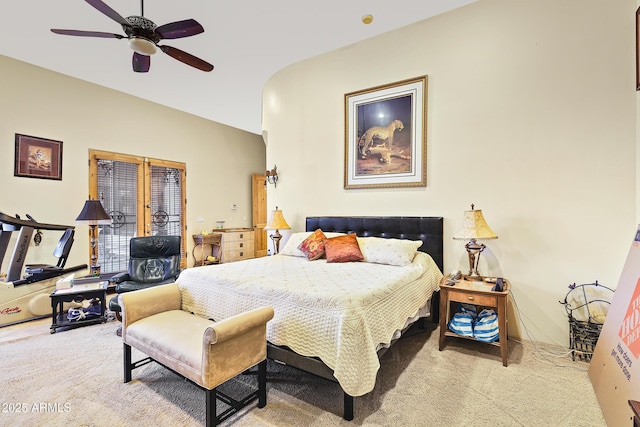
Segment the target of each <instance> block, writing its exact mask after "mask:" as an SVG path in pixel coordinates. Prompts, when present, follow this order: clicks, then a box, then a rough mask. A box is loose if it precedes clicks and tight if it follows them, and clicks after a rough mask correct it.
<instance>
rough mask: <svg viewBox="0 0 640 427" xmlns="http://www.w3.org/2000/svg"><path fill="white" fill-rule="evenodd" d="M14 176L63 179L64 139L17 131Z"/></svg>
mask: <svg viewBox="0 0 640 427" xmlns="http://www.w3.org/2000/svg"><path fill="white" fill-rule="evenodd" d="M13 176H22V177H27V178H41V179H55V180H58V181H60V180H62V141H55V140H53V139H46V138H39V137H36V136H29V135H22V134H19V133H17V134H16V158H15V164H14V171H13Z"/></svg>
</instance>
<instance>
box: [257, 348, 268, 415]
mask: <svg viewBox="0 0 640 427" xmlns="http://www.w3.org/2000/svg"><path fill="white" fill-rule="evenodd" d="M266 405H267V360H266V359H265V360H263V361H262V362H260V363H259V364H258V408H264V407H265V406H266Z"/></svg>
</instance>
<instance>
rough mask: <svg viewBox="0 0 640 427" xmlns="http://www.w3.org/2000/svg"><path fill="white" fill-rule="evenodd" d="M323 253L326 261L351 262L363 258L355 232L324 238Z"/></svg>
mask: <svg viewBox="0 0 640 427" xmlns="http://www.w3.org/2000/svg"><path fill="white" fill-rule="evenodd" d="M324 253H325V255H326V257H327V262H351V261H362V260H363V259H364V257H363V256H362V252H360V246H359V245H358V239H357V238H356V235H355V234H345V235H344V236H338V237H332V238H329V239H325V240H324Z"/></svg>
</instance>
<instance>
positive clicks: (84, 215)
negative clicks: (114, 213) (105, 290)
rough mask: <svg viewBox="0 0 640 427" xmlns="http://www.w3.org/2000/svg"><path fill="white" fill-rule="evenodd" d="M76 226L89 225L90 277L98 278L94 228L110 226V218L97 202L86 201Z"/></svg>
mask: <svg viewBox="0 0 640 427" xmlns="http://www.w3.org/2000/svg"><path fill="white" fill-rule="evenodd" d="M76 223H78V224H88V225H89V235H90V237H91V240H90V243H91V267H90V272H91V276H94V277H99V276H100V266H99V265H98V248H97V245H98V236H97V234H96V227H97V226H98V225H102V224H111V217H110V216H109V214H108V213H107V212H106V211H105V210H104V208H103V207H102V204H101V203H100V201H99V200H87V201H86V202H84V207H83V208H82V212H80V215H78V218H76Z"/></svg>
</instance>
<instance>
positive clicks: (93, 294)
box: [50, 281, 109, 334]
mask: <svg viewBox="0 0 640 427" xmlns="http://www.w3.org/2000/svg"><path fill="white" fill-rule="evenodd" d="M108 285H109V282H108V281H103V282H94V283H86V284H78V285H74V286H72V287H71V288H66V289H56V290H55V291H53V292H52V293H51V295H50V297H51V309H52V312H51V331H50V332H51V333H52V334H54V333H55V332H56V329H58V328H63V327H66V328H77V327H80V326H86V325H93V324H96V323H104V322H106V321H107V316H106V315H105V305H106V297H107V286H108ZM93 298H96V299H98V300H100V316H98V317H92V318H89V319H82V320H68V319H67V317H66V315H65V314H66V313H65V311H64V308H63V305H64V303H65V302H76V303H80V302H82V301H85V300H91V299H93Z"/></svg>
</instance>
